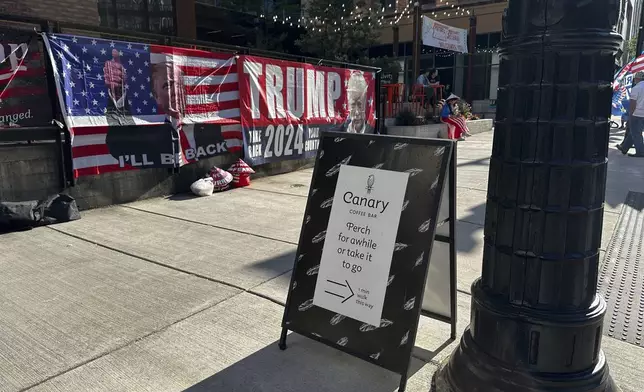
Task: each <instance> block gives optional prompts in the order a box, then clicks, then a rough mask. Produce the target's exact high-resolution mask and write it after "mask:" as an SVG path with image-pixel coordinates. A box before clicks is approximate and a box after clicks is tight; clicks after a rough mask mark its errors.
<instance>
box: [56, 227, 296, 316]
mask: <svg viewBox="0 0 644 392" xmlns="http://www.w3.org/2000/svg"><path fill="white" fill-rule="evenodd" d="M47 228H49V229H50V230H53V231H55V232H57V233H60V234H64V235H68V236H70V237H72V238H76V239H78V240H81V241H85V242H88V243H90V244H92V245H96V246H100V247H102V248H105V249H108V250H111V251H113V252H117V253H121V254H123V255H126V256H129V257H133V258H135V259H139V260H142V261H146V262H148V263H152V264H155V265H158V266H159V267H164V268H168V269H171V270H173V271H176V272H180V273H183V274H187V275H191V276H194V277H196V278H200V279H205V280H207V281H209V282H212V283H217V284H221V285H223V286H227V287H230V288H234V289H237V290H239V291H240V292H239V293H237V294H235V295H239V294H242V293H249V294H253V295H256V296H258V297H261V298H264V299H267V300H269V301H271V302H273V303H275V304H278V305H282V304H281V303H280V302H279V301H277V300H275V299H273V298H270V297H268V296H265V295H263V294H260V293H256V292H253V291H251V290H253V289H255V288H256V287H259V286H261V285H263V284H264V283H267V282H270V281H271V280H273V279H275V278H278V277H280V276H282V275H284V274H286V273H289V272H290V271H291V270H292V268H290V269H288V270H287V271H285V272H282V273H281V274H279V275H278V276H275V277H273V278H270V279H267V280H265V281H262V282H260V283H258V284H256V285H254V286H252V287H249V288H247V289H246V288H243V287H241V286H237V285H235V284H232V283H228V282H224V281H222V280H219V279H214V278H211V277H209V276H206V275H201V274H198V273H196V272H191V271H188V270H184V269H182V268H178V267H174V266H172V265H169V264H164V263H162V262H159V261H155V260H152V259H149V258H147V257H144V256H139V255H136V254H134V253H130V252H126V251H124V250H120V249H116V248H113V247H111V246H109V245H105V244H100V243H98V242H95V241H92V240H89V239H87V238H83V237H80V236H77V235H75V234H71V233H66V232H64V231H61V230H58V229H56V228H53V227H51V226H47ZM232 297H234V296H231V297H230V298H232ZM230 298H226V299H224V300H222V301H220V302H223V301H225V300H227V299H230ZM282 306H284V305H282Z"/></svg>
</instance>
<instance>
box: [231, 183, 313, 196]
mask: <svg viewBox="0 0 644 392" xmlns="http://www.w3.org/2000/svg"><path fill="white" fill-rule="evenodd" d="M307 186H308V187H309V188H310V185H307ZM242 189H247V190H249V191H257V192H266V193H274V194H276V195H284V196H295V197H300V198H305V199H308V198H309V196H308V195H296V194H294V193H287V192H278V191H269V190H268V189H258V188H252V187H247V188H242Z"/></svg>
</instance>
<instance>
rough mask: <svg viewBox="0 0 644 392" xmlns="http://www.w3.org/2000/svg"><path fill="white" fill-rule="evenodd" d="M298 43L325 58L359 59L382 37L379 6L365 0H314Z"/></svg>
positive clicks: (306, 12)
mask: <svg viewBox="0 0 644 392" xmlns="http://www.w3.org/2000/svg"><path fill="white" fill-rule="evenodd" d="M305 14H306V19H305V21H304V26H305V28H306V32H305V33H304V34H303V35H302V36H301V37H300V39H299V40H297V42H296V44H297V45H298V46H299V47H300V49H301V50H302V51H303V52H306V53H309V54H311V55H313V56H315V57H320V58H323V59H329V60H337V61H348V62H358V61H360V59H364V58H365V57H366V56H367V55H368V53H367V52H368V50H369V47H370V46H372V45H373V44H374V43H375V42H376V39H377V38H378V30H377V29H376V26H377V25H378V19H377V17H376V10H375V9H374V10H373V11H372V9H371V8H370V7H369V6H368V4H367V3H366V1H365V0H310V1H309V3H308V5H307V7H306V10H305Z"/></svg>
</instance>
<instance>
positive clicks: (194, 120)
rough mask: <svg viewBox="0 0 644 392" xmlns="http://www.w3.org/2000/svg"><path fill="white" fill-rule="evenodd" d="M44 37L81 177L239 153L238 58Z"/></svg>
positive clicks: (78, 172)
mask: <svg viewBox="0 0 644 392" xmlns="http://www.w3.org/2000/svg"><path fill="white" fill-rule="evenodd" d="M43 36H44V39H45V44H46V46H47V50H48V53H49V57H50V59H51V62H52V65H53V69H54V77H55V79H56V82H57V92H58V98H59V101H60V104H61V110H62V113H63V115H64V118H65V122H66V125H67V127H68V129H69V131H70V133H71V134H72V157H73V163H74V171H75V175H76V176H77V177H78V176H83V175H96V174H102V173H107V172H113V171H123V170H132V169H140V168H148V167H179V166H183V165H185V164H189V163H192V162H195V161H198V160H200V159H205V158H209V157H213V156H216V155H220V154H225V153H228V152H238V151H240V150H241V142H242V134H241V125H240V110H239V84H238V79H237V64H236V57H235V56H234V55H231V54H224V53H213V52H208V51H202V50H194V49H185V48H177V47H169V46H160V45H148V44H145V43H140V42H139V43H135V42H124V41H116V40H105V39H98V38H93V37H81V36H75V35H53V34H43Z"/></svg>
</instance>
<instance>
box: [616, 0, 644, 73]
mask: <svg viewBox="0 0 644 392" xmlns="http://www.w3.org/2000/svg"><path fill="white" fill-rule="evenodd" d="M643 3H644V0H619V5H620V7H619V18H618V23H617V26H616V29H617V32H618V33H619V34H621V36H622V37H623V38H624V41H623V42H622V47H621V50H620V51H619V53H618V56H617V60H616V62H617V65H618V66H623V65H625V64H626V63H628V62H629V61H630V60H632V59H633V57H635V56H636V55H637V50H636V46H637V37H638V35H639V33H640V25H641V21H642V5H643Z"/></svg>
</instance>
